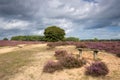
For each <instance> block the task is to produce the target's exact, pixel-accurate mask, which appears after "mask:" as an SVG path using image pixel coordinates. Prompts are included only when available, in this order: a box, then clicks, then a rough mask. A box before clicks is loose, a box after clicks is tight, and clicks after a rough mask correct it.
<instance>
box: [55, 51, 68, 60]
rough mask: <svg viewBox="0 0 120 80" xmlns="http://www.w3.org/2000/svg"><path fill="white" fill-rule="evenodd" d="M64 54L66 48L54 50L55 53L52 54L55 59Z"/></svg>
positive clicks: (65, 53)
mask: <svg viewBox="0 0 120 80" xmlns="http://www.w3.org/2000/svg"><path fill="white" fill-rule="evenodd" d="M65 55H67V51H66V50H57V51H55V54H54V56H55V57H56V58H57V59H60V58H62V57H64V56H65Z"/></svg>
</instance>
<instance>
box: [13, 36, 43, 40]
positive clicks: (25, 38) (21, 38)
mask: <svg viewBox="0 0 120 80" xmlns="http://www.w3.org/2000/svg"><path fill="white" fill-rule="evenodd" d="M11 40H17V41H45V37H44V36H38V35H29V36H13V37H12V38H11Z"/></svg>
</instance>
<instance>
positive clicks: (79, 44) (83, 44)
mask: <svg viewBox="0 0 120 80" xmlns="http://www.w3.org/2000/svg"><path fill="white" fill-rule="evenodd" d="M76 48H87V45H86V44H85V43H78V44H76Z"/></svg>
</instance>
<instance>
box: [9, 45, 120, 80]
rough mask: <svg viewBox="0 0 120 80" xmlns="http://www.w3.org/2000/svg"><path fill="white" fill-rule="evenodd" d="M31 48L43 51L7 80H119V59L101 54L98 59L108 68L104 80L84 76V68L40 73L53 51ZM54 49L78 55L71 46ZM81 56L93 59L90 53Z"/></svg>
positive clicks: (43, 47)
mask: <svg viewBox="0 0 120 80" xmlns="http://www.w3.org/2000/svg"><path fill="white" fill-rule="evenodd" d="M29 47H31V46H29ZM32 47H34V48H35V47H39V48H42V49H43V50H42V51H41V52H39V53H36V54H34V55H33V56H32V59H34V61H33V62H32V63H31V64H30V65H29V66H25V67H23V68H21V69H22V70H23V72H20V73H17V74H15V75H14V76H12V77H11V78H10V79H9V80H119V78H120V76H119V74H120V59H119V58H116V57H115V56H113V55H111V54H106V53H103V52H102V53H101V54H99V58H100V59H102V61H104V62H106V63H107V65H108V67H109V68H110V73H109V74H108V76H107V78H105V79H102V77H101V78H99V79H98V78H93V77H88V76H85V75H84V71H85V66H83V67H81V68H77V69H71V70H68V69H65V70H63V71H60V72H55V73H53V74H48V73H42V70H43V66H44V64H45V63H46V61H48V60H51V59H53V58H54V57H52V56H53V54H54V51H55V50H47V48H46V45H45V44H44V45H33V46H32ZM56 49H66V50H68V51H69V52H72V53H74V54H76V53H78V51H77V50H76V49H75V48H74V47H71V46H68V47H59V48H56ZM83 54H84V55H83V56H84V57H85V58H89V60H92V58H93V57H92V55H91V52H90V51H86V52H84V53H83Z"/></svg>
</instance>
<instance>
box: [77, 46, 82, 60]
mask: <svg viewBox="0 0 120 80" xmlns="http://www.w3.org/2000/svg"><path fill="white" fill-rule="evenodd" d="M78 50H79V58H82V49H81V48H78Z"/></svg>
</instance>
